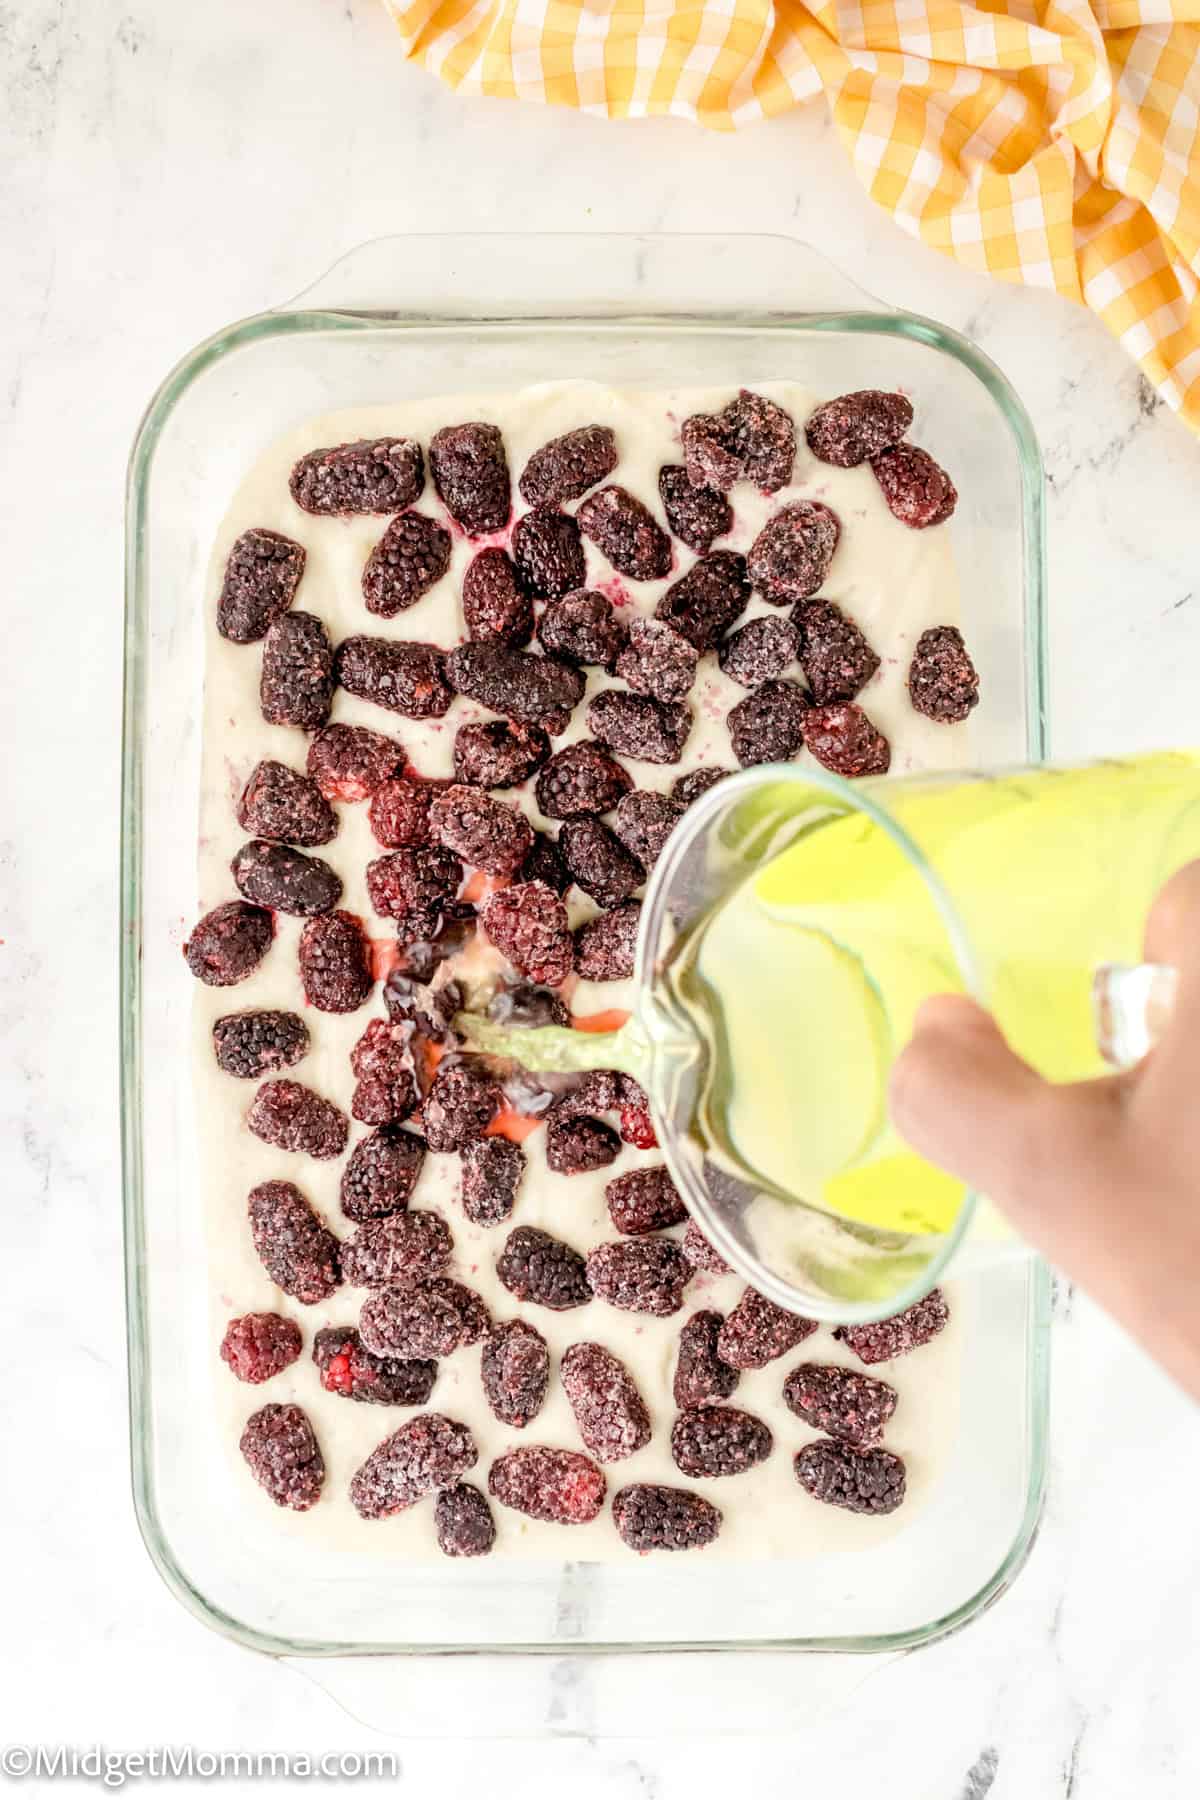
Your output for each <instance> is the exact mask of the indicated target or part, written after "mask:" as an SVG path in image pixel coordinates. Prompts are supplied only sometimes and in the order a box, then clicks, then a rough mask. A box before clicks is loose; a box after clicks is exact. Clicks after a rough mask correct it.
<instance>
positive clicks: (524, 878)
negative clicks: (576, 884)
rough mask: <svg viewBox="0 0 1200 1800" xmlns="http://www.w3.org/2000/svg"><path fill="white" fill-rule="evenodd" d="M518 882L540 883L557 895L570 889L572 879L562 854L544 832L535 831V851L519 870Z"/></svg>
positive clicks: (530, 853) (533, 850) (531, 852)
mask: <svg viewBox="0 0 1200 1800" xmlns="http://www.w3.org/2000/svg"><path fill="white" fill-rule="evenodd" d="M517 880H518V881H521V882H530V881H540V882H541V883H542V885H543V886H544V887H548V888H551V889H553V891H554V892H555V893H556V894H565V893H566V891H567V889H568V888H569V887H570V885H571V877H570V874H569V873H568V870H567V865H566V863H565V862H564V861H563V859H562V852H561V851H560V850H559V847H558V845H557V844H556V843H555V841H554V839H553V838H551V837H547V836H546V833H545V832H544V831H538V830H536V829H535V830H534V834H533V849H532V850H531V851H530V852H529V855H528V856H527V857H526V858H525V861H524V862H523V863H522V864H521V866H520V868H519V869H518V870H517Z"/></svg>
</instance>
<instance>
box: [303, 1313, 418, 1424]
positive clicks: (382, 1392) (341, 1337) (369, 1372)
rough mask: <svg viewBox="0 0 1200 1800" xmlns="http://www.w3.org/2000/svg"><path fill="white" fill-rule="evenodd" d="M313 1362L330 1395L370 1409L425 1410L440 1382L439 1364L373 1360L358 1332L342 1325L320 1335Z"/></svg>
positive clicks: (327, 1327) (393, 1357)
mask: <svg viewBox="0 0 1200 1800" xmlns="http://www.w3.org/2000/svg"><path fill="white" fill-rule="evenodd" d="M312 1359H313V1361H314V1362H315V1363H316V1365H317V1369H318V1370H319V1372H320V1379H321V1386H322V1387H323V1388H324V1389H325V1391H326V1393H329V1394H340V1395H341V1396H342V1398H343V1399H344V1400H357V1401H359V1402H360V1403H361V1404H363V1405H366V1406H424V1405H426V1404H427V1402H428V1400H429V1396H430V1394H432V1392H433V1384H434V1382H435V1381H436V1380H437V1369H438V1366H437V1364H436V1363H435V1362H430V1361H429V1360H428V1359H427V1358H426V1359H421V1358H415V1359H413V1360H412V1361H410V1362H403V1361H401V1360H400V1358H399V1357H395V1356H372V1354H371V1352H370V1351H369V1350H364V1349H363V1346H362V1343H361V1341H360V1339H359V1335H358V1333H357V1331H354V1330H351V1329H347V1328H345V1327H343V1326H340V1325H327V1326H326V1327H325V1329H324V1330H323V1331H318V1333H317V1335H316V1337H315V1338H314V1339H313V1348H312Z"/></svg>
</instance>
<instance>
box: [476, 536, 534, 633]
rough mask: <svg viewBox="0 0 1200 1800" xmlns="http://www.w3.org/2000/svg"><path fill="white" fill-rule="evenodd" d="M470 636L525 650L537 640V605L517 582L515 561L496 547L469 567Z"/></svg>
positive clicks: (483, 553)
mask: <svg viewBox="0 0 1200 1800" xmlns="http://www.w3.org/2000/svg"><path fill="white" fill-rule="evenodd" d="M462 608H463V621H464V623H465V624H466V627H467V636H468V637H472V638H476V639H478V640H480V641H481V642H482V641H483V640H484V639H487V638H494V639H495V640H496V641H497V642H498V643H501V644H511V645H512V646H513V648H514V649H516V650H523V649H524V647H525V645H526V644H527V643H528V642H529V640H530V638H531V637H532V636H533V602H532V600H531V599H530V597H529V595H528V594H527V593H526V592H525V590H524V588H523V587H522V586H521V583H520V582H519V581H518V580H517V571H516V569H515V568H514V567H513V565H512V561H511V559H510V558H509V557H508V556H506V555H505V553H504V551H503V550H500V549H497V548H496V547H495V546H494V545H493V546H490V547H489V548H488V549H486V550H481V551H480V552H479V554H478V555H477V556H476V557H475V558H474V560H473V561H472V562H471V563H470V564H469V566H468V568H467V572H466V574H465V575H464V576H463V584H462Z"/></svg>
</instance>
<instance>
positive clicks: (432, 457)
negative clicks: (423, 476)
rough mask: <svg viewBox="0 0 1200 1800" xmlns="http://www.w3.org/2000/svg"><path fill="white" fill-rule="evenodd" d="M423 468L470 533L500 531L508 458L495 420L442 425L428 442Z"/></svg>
mask: <svg viewBox="0 0 1200 1800" xmlns="http://www.w3.org/2000/svg"><path fill="white" fill-rule="evenodd" d="M429 467H430V470H431V471H432V474H433V485H434V487H436V489H437V491H438V494H439V495H440V497H441V499H442V502H443V504H444V505H445V507H446V510H447V512H448V513H449V514H450V515H451V517H452V518H455V519H457V520H458V523H459V524H460V525H461V526H462V528H463V530H464V531H465V532H466V533H467V534H468V536H470V537H481V536H482V535H483V534H484V533H485V532H488V531H503V530H504V527H505V526H506V525H507V524H508V516H509V513H510V512H511V511H512V496H511V493H510V489H509V479H508V458H507V457H506V456H505V454H504V439H503V437H502V436H501V435H500V431H499V428H498V427H497V426H495V425H481V424H479V423H478V422H475V421H472V422H471V423H470V424H467V425H447V426H445V427H443V429H442V430H441V431H438V432H435V433H434V436H433V439H432V441H431V443H430V445H429Z"/></svg>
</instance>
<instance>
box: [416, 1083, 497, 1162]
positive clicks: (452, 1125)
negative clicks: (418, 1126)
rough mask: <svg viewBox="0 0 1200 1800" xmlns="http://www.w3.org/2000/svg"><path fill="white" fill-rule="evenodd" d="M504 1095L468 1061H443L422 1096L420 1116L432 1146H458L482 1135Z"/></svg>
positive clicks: (449, 1148)
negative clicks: (422, 1103)
mask: <svg viewBox="0 0 1200 1800" xmlns="http://www.w3.org/2000/svg"><path fill="white" fill-rule="evenodd" d="M502 1101H503V1095H502V1094H501V1092H500V1089H499V1088H498V1087H497V1085H496V1083H495V1082H494V1081H493V1080H492V1079H491V1077H490V1076H488V1075H485V1074H483V1073H482V1072H481V1071H480V1070H478V1069H474V1068H472V1067H471V1066H470V1065H469V1064H468V1063H446V1062H444V1063H442V1064H441V1065H440V1067H439V1069H438V1072H437V1074H436V1075H435V1076H434V1078H433V1086H432V1087H431V1088H430V1090H429V1092H428V1094H427V1095H426V1096H425V1104H424V1106H423V1107H422V1109H421V1119H422V1122H423V1124H424V1127H425V1138H426V1141H427V1142H428V1144H429V1148H430V1149H431V1150H439V1151H446V1150H461V1149H462V1147H463V1145H464V1144H469V1143H470V1142H471V1140H472V1138H478V1137H482V1136H483V1134H484V1132H485V1131H486V1130H487V1128H488V1126H489V1125H490V1124H491V1122H492V1120H493V1119H494V1118H495V1116H496V1114H497V1113H498V1112H499V1110H500V1106H501V1103H502Z"/></svg>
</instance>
